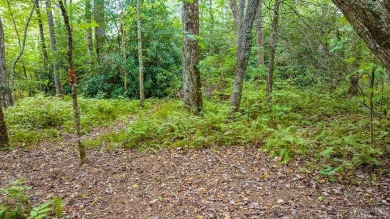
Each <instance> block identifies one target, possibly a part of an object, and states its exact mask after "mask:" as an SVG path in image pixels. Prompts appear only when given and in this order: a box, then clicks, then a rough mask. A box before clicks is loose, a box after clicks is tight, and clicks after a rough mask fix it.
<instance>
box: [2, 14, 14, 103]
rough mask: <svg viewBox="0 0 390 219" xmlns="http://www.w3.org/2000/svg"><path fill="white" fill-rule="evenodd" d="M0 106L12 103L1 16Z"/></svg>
mask: <svg viewBox="0 0 390 219" xmlns="http://www.w3.org/2000/svg"><path fill="white" fill-rule="evenodd" d="M0 99H1V101H0V107H3V108H7V107H9V106H11V105H12V94H11V89H10V87H9V84H8V73H7V62H6V58H5V46H4V30H3V22H2V20H1V18H0Z"/></svg>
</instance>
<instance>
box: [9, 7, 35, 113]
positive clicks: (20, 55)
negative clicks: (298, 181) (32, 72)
mask: <svg viewBox="0 0 390 219" xmlns="http://www.w3.org/2000/svg"><path fill="white" fill-rule="evenodd" d="M34 9H35V4H33V6H32V8H31V11H30V15H29V16H28V18H27V21H26V24H25V26H24V30H23V41H22V45H21V47H20V49H19V54H18V55H17V56H16V58H15V60H14V61H13V63H12V67H11V93H12V98H11V100H12V101H11V104H12V105H13V100H14V95H13V92H14V88H15V71H16V70H15V69H16V64H17V63H18V61H19V59H20V58H21V57H22V55H23V52H24V49H25V47H26V38H27V29H28V26H29V25H30V21H31V18H32V16H33V14H34Z"/></svg>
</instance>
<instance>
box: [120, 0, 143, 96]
mask: <svg viewBox="0 0 390 219" xmlns="http://www.w3.org/2000/svg"><path fill="white" fill-rule="evenodd" d="M120 16H121V22H120V32H121V33H120V34H121V54H122V58H123V62H124V65H122V68H121V70H122V75H123V89H124V90H125V92H126V90H127V73H126V68H125V63H126V62H127V58H126V36H125V26H124V24H123V23H124V22H123V20H124V13H123V8H122V6H121V12H120ZM137 34H138V33H137ZM141 52H142V51H141Z"/></svg>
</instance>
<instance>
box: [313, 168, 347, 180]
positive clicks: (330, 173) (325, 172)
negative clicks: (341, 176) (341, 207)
mask: <svg viewBox="0 0 390 219" xmlns="http://www.w3.org/2000/svg"><path fill="white" fill-rule="evenodd" d="M341 170H342V168H341V167H331V166H327V167H325V168H323V169H322V170H320V171H319V172H318V173H319V174H321V175H322V176H325V177H327V178H328V180H329V182H333V181H335V177H334V175H335V174H336V173H337V172H340V171H341Z"/></svg>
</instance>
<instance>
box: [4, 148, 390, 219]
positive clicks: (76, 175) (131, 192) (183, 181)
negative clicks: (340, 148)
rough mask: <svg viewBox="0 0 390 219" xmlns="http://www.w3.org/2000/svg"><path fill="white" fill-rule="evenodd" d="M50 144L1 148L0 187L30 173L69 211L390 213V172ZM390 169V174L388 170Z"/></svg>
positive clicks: (226, 152) (39, 191) (88, 214)
mask: <svg viewBox="0 0 390 219" xmlns="http://www.w3.org/2000/svg"><path fill="white" fill-rule="evenodd" d="M88 157H89V163H88V164H86V165H83V166H79V161H78V157H77V153H75V151H74V146H67V147H66V146H65V145H64V144H62V145H59V146H53V145H52V144H46V145H45V144H42V145H41V146H39V147H38V148H37V149H35V150H32V151H23V150H14V151H8V152H4V151H2V152H0V187H5V186H7V185H8V183H9V182H11V181H14V180H17V179H20V178H24V179H26V181H25V183H26V184H27V185H30V186H32V189H31V190H30V195H31V202H32V203H33V204H35V203H38V202H42V201H45V200H48V199H50V198H52V197H55V196H57V197H62V198H63V199H64V200H65V204H66V205H65V207H64V218H118V219H122V218H153V219H161V218H195V219H202V218H223V219H229V218H232V219H233V218H389V212H390V179H389V178H388V177H386V175H382V176H381V175H378V176H377V177H376V180H372V174H370V173H367V172H364V173H355V175H354V176H353V177H352V178H353V179H354V180H352V181H351V182H349V183H348V182H345V181H342V180H340V181H339V180H336V182H333V183H330V182H328V181H327V180H326V179H324V178H323V177H320V176H319V174H315V173H302V170H300V168H299V167H300V165H299V163H298V161H292V162H291V163H289V164H288V165H278V164H277V162H276V161H275V160H272V159H270V158H268V157H265V156H264V155H262V154H261V153H259V152H258V150H257V149H256V148H252V147H231V148H221V149H218V150H210V149H205V150H190V151H182V150H161V151H158V152H157V153H149V152H148V153H140V152H137V151H133V150H115V151H98V150H92V151H88ZM387 176H388V175H387Z"/></svg>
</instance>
